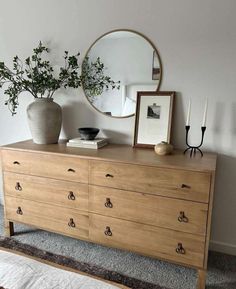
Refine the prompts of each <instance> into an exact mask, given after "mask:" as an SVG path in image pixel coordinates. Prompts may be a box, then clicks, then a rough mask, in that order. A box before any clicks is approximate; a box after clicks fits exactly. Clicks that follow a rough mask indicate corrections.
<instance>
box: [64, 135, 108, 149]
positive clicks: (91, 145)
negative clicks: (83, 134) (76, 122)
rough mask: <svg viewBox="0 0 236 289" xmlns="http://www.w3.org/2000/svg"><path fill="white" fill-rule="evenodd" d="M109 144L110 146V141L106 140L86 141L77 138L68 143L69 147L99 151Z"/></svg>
mask: <svg viewBox="0 0 236 289" xmlns="http://www.w3.org/2000/svg"><path fill="white" fill-rule="evenodd" d="M107 144H108V139H106V138H96V139H93V140H84V139H81V138H79V137H77V138H72V139H70V140H69V141H68V142H67V146H68V147H77V148H88V149H99V148H101V147H103V146H105V145H107Z"/></svg>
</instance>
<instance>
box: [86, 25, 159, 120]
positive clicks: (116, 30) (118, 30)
mask: <svg viewBox="0 0 236 289" xmlns="http://www.w3.org/2000/svg"><path fill="white" fill-rule="evenodd" d="M123 31H124V32H132V33H135V34H137V35H139V36H141V37H142V38H144V39H145V40H146V41H147V42H148V43H149V44H150V45H151V46H152V48H153V51H154V52H156V55H157V58H158V61H159V65H160V79H159V81H158V83H157V88H156V90H155V91H158V90H159V88H160V86H161V82H162V62H161V58H160V54H159V52H158V50H157V48H156V46H155V45H154V44H153V42H152V41H151V40H150V39H149V38H148V37H147V36H145V35H144V34H142V33H140V32H138V31H135V30H132V29H114V30H111V31H109V32H106V33H104V34H102V35H101V36H100V37H98V38H97V39H96V40H95V41H94V42H93V43H92V44H91V45H90V46H89V48H88V50H87V52H86V54H85V56H84V59H83V62H84V60H85V58H86V57H87V56H88V54H89V52H90V50H91V49H92V47H93V46H94V44H95V43H97V42H98V41H99V40H100V39H101V38H103V37H104V36H106V35H108V34H111V33H114V32H123ZM83 62H82V66H83ZM81 86H82V88H83V91H84V95H85V97H86V99H87V100H88V102H89V104H90V105H91V106H92V107H93V108H94V109H95V110H96V111H98V112H99V113H101V114H103V115H105V116H108V117H111V118H128V117H132V116H134V115H135V112H134V113H132V114H130V115H125V116H113V115H109V114H106V113H105V112H103V111H101V110H99V109H98V108H97V107H96V106H94V105H93V103H92V102H91V101H90V100H89V98H88V96H87V95H86V93H85V89H84V87H83V83H81Z"/></svg>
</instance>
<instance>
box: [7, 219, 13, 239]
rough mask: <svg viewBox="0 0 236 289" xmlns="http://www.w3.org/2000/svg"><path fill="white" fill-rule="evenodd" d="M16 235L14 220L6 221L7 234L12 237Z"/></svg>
mask: <svg viewBox="0 0 236 289" xmlns="http://www.w3.org/2000/svg"><path fill="white" fill-rule="evenodd" d="M13 235H14V224H13V222H9V221H5V236H6V237H11V236H13Z"/></svg>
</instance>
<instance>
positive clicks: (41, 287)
mask: <svg viewBox="0 0 236 289" xmlns="http://www.w3.org/2000/svg"><path fill="white" fill-rule="evenodd" d="M1 286H3V287H4V288H5V289H118V288H119V287H116V286H113V285H110V284H107V283H105V282H102V281H99V280H96V279H93V278H90V277H88V276H84V275H81V274H78V273H74V272H69V271H65V270H62V269H58V268H54V267H52V266H49V265H46V264H43V263H41V262H38V261H35V260H32V259H30V258H26V257H23V256H19V255H16V254H13V253H9V252H5V251H1V250H0V287H1Z"/></svg>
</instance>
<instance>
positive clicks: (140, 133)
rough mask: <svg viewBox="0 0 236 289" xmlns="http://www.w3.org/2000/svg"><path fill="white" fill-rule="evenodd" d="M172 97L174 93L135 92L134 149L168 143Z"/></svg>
mask: <svg viewBox="0 0 236 289" xmlns="http://www.w3.org/2000/svg"><path fill="white" fill-rule="evenodd" d="M174 95H175V92H174V91H154V92H153V91H139V92H137V105H136V116H135V132H134V144H133V146H134V147H153V146H154V145H156V144H158V143H160V142H161V141H166V142H170V131H171V119H172V108H173V101H174Z"/></svg>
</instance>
